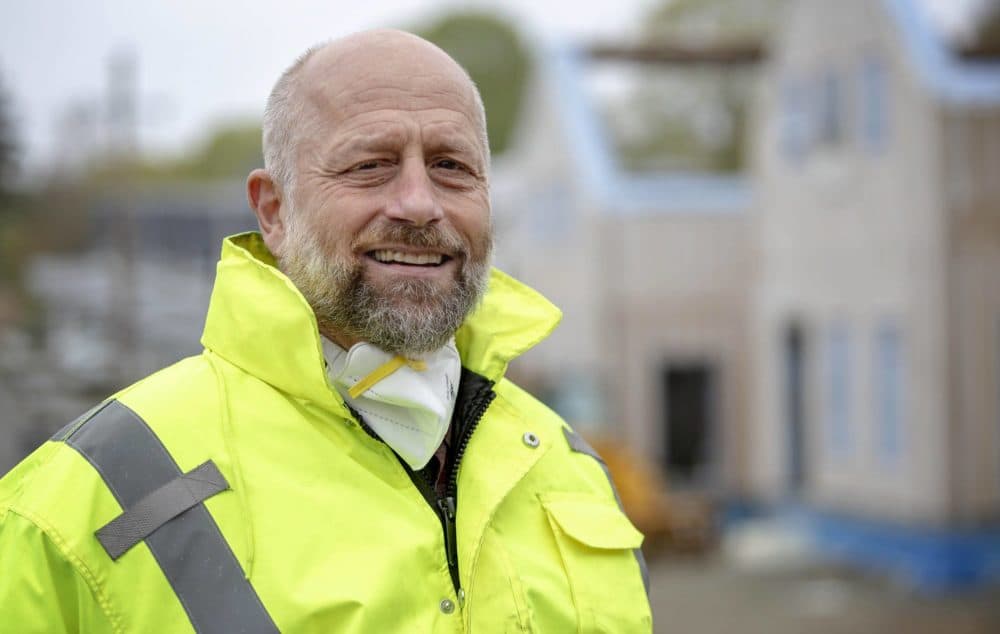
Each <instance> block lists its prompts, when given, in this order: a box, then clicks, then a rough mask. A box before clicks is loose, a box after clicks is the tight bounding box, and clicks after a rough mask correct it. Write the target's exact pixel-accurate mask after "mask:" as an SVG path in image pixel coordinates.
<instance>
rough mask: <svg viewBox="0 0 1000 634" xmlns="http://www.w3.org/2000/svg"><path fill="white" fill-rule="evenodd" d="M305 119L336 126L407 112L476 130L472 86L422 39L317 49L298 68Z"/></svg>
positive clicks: (476, 111) (432, 121) (455, 128)
mask: <svg viewBox="0 0 1000 634" xmlns="http://www.w3.org/2000/svg"><path fill="white" fill-rule="evenodd" d="M300 89H301V93H300V94H301V97H302V99H303V105H304V112H303V115H304V119H305V120H307V121H309V122H310V123H312V124H314V125H316V124H318V125H328V126H331V127H332V128H335V129H339V128H341V127H344V126H346V127H347V128H350V127H351V125H352V124H363V123H364V122H365V121H369V120H378V119H380V118H381V119H392V118H394V116H396V117H398V115H406V116H408V117H409V118H412V119H414V120H419V121H420V122H421V123H430V124H450V125H447V126H444V127H446V128H451V129H453V131H462V128H468V132H469V133H472V134H475V131H476V129H477V128H478V127H479V126H481V125H482V123H481V122H480V117H481V114H480V111H479V107H478V104H477V101H476V99H475V89H474V87H473V86H472V83H471V82H470V81H469V79H468V77H467V76H466V75H465V73H464V72H463V71H462V70H461V68H460V67H459V66H458V65H457V64H456V63H455V62H454V61H453V60H452V59H451V58H449V57H448V56H447V55H446V54H444V52H442V51H440V50H438V49H436V48H433V47H431V45H429V44H427V43H426V42H417V43H416V44H414V43H413V42H409V41H404V42H402V43H400V42H395V43H393V42H382V41H376V42H375V43H373V44H371V45H367V44H365V43H363V42H361V43H355V45H354V46H351V47H348V48H347V49H346V50H340V49H335V50H332V51H324V50H321V51H318V52H317V54H316V55H315V56H314V57H313V58H312V59H310V60H309V62H308V63H307V64H306V66H305V67H304V68H303V72H302V75H301V84H300Z"/></svg>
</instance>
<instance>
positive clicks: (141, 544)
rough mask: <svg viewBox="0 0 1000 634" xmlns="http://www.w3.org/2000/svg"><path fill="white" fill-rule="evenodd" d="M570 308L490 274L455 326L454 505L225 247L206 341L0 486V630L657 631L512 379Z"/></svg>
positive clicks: (241, 256) (283, 292) (262, 273)
mask: <svg viewBox="0 0 1000 634" xmlns="http://www.w3.org/2000/svg"><path fill="white" fill-rule="evenodd" d="M559 317H560V314H559V311H558V310H557V309H556V308H555V307H553V306H552V305H551V304H550V303H548V302H547V301H546V300H545V299H544V298H542V297H541V296H540V295H538V294H537V293H535V292H534V291H532V290H531V289H528V288H527V287H525V286H523V285H521V284H520V283H518V282H516V281H515V280H513V279H511V278H510V277H507V276H506V275H504V274H502V273H500V272H499V271H494V272H493V274H492V276H491V279H490V286H489V292H488V293H487V295H486V298H485V299H484V301H483V304H482V305H481V306H480V307H479V308H478V309H477V310H476V311H475V312H474V313H473V314H472V315H470V316H469V318H468V319H467V320H466V322H465V324H464V325H463V326H462V328H461V329H460V330H459V331H458V332H457V333H456V342H457V344H458V349H459V351H460V353H461V358H462V365H463V372H462V382H461V385H460V388H459V396H458V403H457V405H456V408H455V417H454V419H453V422H452V427H453V433H454V434H455V436H453V440H454V443H453V445H452V446H451V450H450V452H449V453H450V455H451V456H453V457H454V458H455V459H457V460H458V465H457V467H456V468H454V469H453V473H454V475H453V476H452V479H451V481H450V482H449V485H448V491H447V492H446V494H445V495H444V496H438V495H437V494H436V493H435V492H434V489H433V487H430V486H428V485H427V484H426V483H425V481H424V480H423V478H422V475H421V474H420V473H411V472H409V470H408V469H407V468H406V467H405V466H404V463H402V462H401V461H400V460H399V459H398V458H397V456H396V455H395V454H394V453H393V451H392V450H391V449H390V448H389V447H388V446H387V445H385V444H384V443H382V442H381V441H380V440H378V438H377V437H375V436H374V435H373V434H371V433H370V432H369V430H368V428H367V427H366V426H365V425H364V424H363V423H362V422H361V421H359V420H358V419H357V418H355V416H354V415H353V414H352V412H351V411H350V410H349V409H348V408H347V406H345V404H344V402H343V400H342V399H341V398H340V396H339V395H338V393H337V392H336V390H335V389H334V388H332V387H331V385H330V383H329V382H328V379H327V373H326V370H325V366H324V360H323V355H322V351H321V345H320V338H319V334H318V332H317V326H316V321H315V317H314V315H313V313H312V310H311V309H310V308H309V306H308V304H307V303H306V301H305V299H304V298H303V297H302V295H301V294H300V293H299V292H298V290H297V289H296V288H295V287H294V286H293V284H292V283H291V281H290V280H289V279H288V278H287V277H285V276H284V275H282V274H281V273H280V272H279V271H278V270H277V269H276V268H275V266H274V259H273V258H272V256H271V255H270V254H269V253H268V251H267V249H266V248H265V246H264V244H263V241H262V240H261V238H260V236H259V235H258V234H255V233H248V234H242V235H239V236H234V237H231V238H228V239H227V240H226V241H225V242H224V244H223V251H222V259H221V261H220V263H219V267H218V276H217V279H216V284H215V288H214V291H213V294H212V299H211V304H210V307H209V311H208V317H207V321H206V326H205V332H204V335H203V338H202V343H203V344H204V347H205V350H204V352H203V353H202V354H201V355H199V356H196V357H191V358H188V359H185V360H182V361H180V362H179V363H177V364H175V365H173V366H171V367H168V368H166V369H164V370H162V371H160V372H158V373H156V374H153V375H152V376H150V377H148V378H146V379H144V380H142V381H139V382H138V383H136V384H134V385H132V386H130V387H128V388H126V389H124V390H122V391H121V392H119V393H118V394H116V395H114V396H113V397H111V398H110V399H109V400H108V401H105V402H104V403H102V404H101V405H99V406H98V407H96V408H95V409H94V410H91V411H90V412H88V413H87V414H85V415H83V416H82V417H81V418H79V419H78V420H76V421H74V422H72V423H70V424H69V425H67V427H66V428H64V429H63V430H61V431H60V432H59V433H57V434H56V435H55V436H54V437H53V439H52V440H51V441H49V442H46V443H45V444H44V445H43V446H42V447H40V448H39V449H37V450H36V451H35V452H34V453H33V454H31V455H30V456H29V457H28V458H27V459H25V461H24V462H22V463H21V464H20V465H18V466H17V467H15V468H14V469H13V470H12V471H11V472H10V473H9V474H7V475H6V476H5V477H4V478H3V479H2V480H0V631H2V632H18V633H29V632H46V633H49V632H64V631H71V632H77V631H80V632H143V633H145V632H156V633H168V632H191V631H197V632H275V631H281V632H290V633H298V632H322V633H330V632H362V633H365V634H382V633H393V632H403V633H407V634H410V633H417V634H424V633H429V632H464V631H473V632H482V633H483V634H489V633H494V632H500V633H502V632H542V633H545V634H563V633H566V632H649V631H650V630H651V628H652V618H651V614H650V608H649V603H648V599H647V592H646V589H644V584H647V583H648V582H647V581H646V575H645V568H644V564H643V562H642V558H641V554H640V553H639V551H638V547H639V545H640V543H641V541H642V535H641V534H640V533H639V532H638V531H637V530H636V529H635V528H634V527H633V526H632V524H631V523H630V522H629V520H628V519H627V518H626V517H625V515H624V514H623V513H622V511H621V510H620V507H619V505H618V503H617V500H616V495H615V493H614V489H613V487H612V485H611V484H610V480H609V478H608V476H607V472H606V470H605V468H604V467H603V463H602V462H600V459H599V458H597V456H596V454H593V452H592V450H590V449H589V447H588V446H587V445H586V443H584V442H583V441H582V439H580V438H579V437H578V436H577V435H576V434H575V433H574V432H573V431H572V430H570V428H569V427H568V426H567V425H566V424H565V423H564V422H563V421H562V420H561V419H560V418H559V417H558V416H556V415H555V414H554V413H553V412H551V411H550V410H549V409H547V408H546V407H544V406H543V405H541V404H540V403H539V402H538V401H536V400H535V399H533V398H532V397H531V396H529V395H528V394H527V393H525V392H523V391H522V390H521V389H519V388H518V387H516V386H515V385H513V384H512V383H510V382H509V381H507V380H506V379H505V378H504V372H505V370H506V368H507V364H508V363H509V362H510V360H511V359H513V358H514V357H516V356H517V355H519V354H521V353H522V352H524V351H525V350H527V349H528V348H530V347H531V346H533V345H535V344H536V343H538V342H539V341H540V340H542V339H543V338H544V337H545V336H547V335H548V333H549V332H550V331H551V330H552V329H553V328H554V327H555V325H556V323H557V322H558V321H559Z"/></svg>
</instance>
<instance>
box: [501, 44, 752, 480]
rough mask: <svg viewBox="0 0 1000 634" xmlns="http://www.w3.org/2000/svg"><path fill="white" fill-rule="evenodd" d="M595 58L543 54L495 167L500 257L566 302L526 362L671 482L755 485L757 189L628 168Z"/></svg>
mask: <svg viewBox="0 0 1000 634" xmlns="http://www.w3.org/2000/svg"><path fill="white" fill-rule="evenodd" d="M592 64H593V61H592V60H590V59H588V58H587V56H586V55H585V54H584V52H583V51H580V50H574V49H571V48H566V47H556V48H553V49H551V50H548V51H546V53H545V54H544V55H540V56H539V59H538V67H537V68H538V70H537V72H536V73H535V75H534V78H533V85H532V87H531V89H530V90H529V91H528V95H529V97H528V100H527V104H526V105H525V107H524V113H525V114H524V116H523V118H522V125H521V127H520V130H519V132H518V135H517V137H516V142H515V143H514V144H513V145H514V149H513V151H509V152H508V154H507V155H506V156H505V157H503V161H504V162H503V163H502V164H498V165H497V170H496V175H495V178H494V180H495V182H496V183H497V187H496V188H495V189H496V192H495V195H494V208H495V210H496V214H497V223H498V248H497V251H498V254H499V256H500V258H501V260H500V262H499V263H500V265H501V266H502V267H503V268H506V269H507V270H509V271H510V272H511V273H512V274H514V275H515V276H517V277H519V278H521V279H523V280H524V281H525V282H527V283H528V284H530V285H532V286H533V287H535V288H537V289H538V290H539V291H541V292H542V293H543V294H544V295H546V296H547V297H548V298H549V299H551V300H552V301H553V302H554V303H555V304H556V305H557V306H559V307H561V308H562V309H563V311H564V321H563V323H562V324H561V325H560V327H559V328H558V329H556V331H555V332H554V333H553V335H552V336H551V337H550V338H549V339H547V340H546V341H543V342H542V343H541V344H540V345H539V346H538V347H537V348H535V349H533V350H531V351H529V352H528V353H527V354H526V355H525V356H524V357H523V358H522V359H519V360H518V362H517V363H516V365H515V366H514V370H515V372H516V373H517V374H518V377H519V378H522V380H526V381H528V382H531V381H532V380H534V382H535V384H536V385H534V387H535V388H536V390H537V391H540V392H541V393H542V394H547V395H548V399H547V400H548V401H549V402H550V403H551V404H553V405H554V406H555V408H556V409H557V410H559V411H560V413H561V414H563V416H565V417H566V418H567V419H568V420H570V421H571V422H572V423H573V424H575V425H577V426H582V427H584V428H587V427H590V428H592V429H591V430H592V432H593V433H597V434H605V435H614V436H615V437H617V438H619V439H620V440H622V441H623V442H624V443H625V445H627V447H628V448H630V449H631V450H633V451H634V452H636V453H638V454H640V455H644V456H646V457H647V458H648V459H650V460H652V461H654V462H656V463H657V464H659V465H661V467H662V469H663V471H664V472H666V473H668V474H670V475H671V477H672V478H671V479H672V482H673V484H674V485H675V486H678V487H681V486H684V487H687V486H694V487H697V488H701V489H708V490H712V491H720V492H721V491H724V492H740V491H743V490H745V487H746V486H747V484H748V481H747V479H746V474H747V471H746V464H747V459H748V457H749V454H748V453H747V452H746V450H745V449H746V440H745V438H743V431H744V430H745V429H746V428H747V420H746V419H747V411H748V401H747V398H748V393H747V390H748V387H747V376H748V370H749V367H748V357H747V355H748V352H749V342H748V340H747V334H748V330H747V327H746V323H747V320H748V317H749V315H748V309H749V306H750V296H749V292H750V282H751V280H752V270H753V262H752V249H751V242H750V229H751V224H750V223H751V210H752V208H753V207H754V202H753V194H752V191H751V188H750V185H749V183H748V181H747V179H746V178H745V177H744V176H742V175H725V174H704V173H687V174H680V173H677V174H671V175H666V174H662V173H652V174H650V173H643V172H633V171H629V170H627V169H625V168H624V167H623V166H622V162H621V160H620V159H619V158H618V156H617V155H616V151H615V149H614V147H613V144H612V142H611V140H610V139H609V138H608V132H607V128H606V126H605V125H604V122H603V121H602V117H601V114H600V113H599V112H598V111H597V107H596V105H595V104H594V98H593V96H592V94H590V93H588V91H587V89H586V82H587V75H588V73H589V72H591V71H592V68H591V67H592Z"/></svg>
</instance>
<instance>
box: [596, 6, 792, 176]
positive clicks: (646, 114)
mask: <svg viewBox="0 0 1000 634" xmlns="http://www.w3.org/2000/svg"><path fill="white" fill-rule="evenodd" d="M787 4H788V2H787V0H666V1H664V2H661V3H660V4H658V5H655V6H654V7H652V8H651V9H650V10H649V12H648V13H647V15H646V16H645V17H644V18H643V20H642V23H641V24H642V26H641V28H640V40H641V42H642V43H643V44H645V45H657V44H664V45H672V46H678V45H680V46H689V47H694V48H697V47H725V46H731V45H753V44H766V42H767V40H768V39H769V38H770V36H771V34H772V32H773V30H774V28H775V27H776V25H777V24H779V18H780V17H781V14H782V11H783V10H784V9H785V7H786V6H787ZM755 81H756V73H755V72H754V71H753V70H751V69H747V68H728V69H727V68H719V67H714V68H713V67H704V66H694V67H683V68H681V67H675V66H674V67H672V66H667V67H658V68H654V67H650V66H645V67H642V68H640V69H639V70H638V72H637V79H636V80H635V81H634V82H633V83H632V85H631V89H630V92H629V94H628V95H627V96H626V97H625V98H624V99H622V100H620V101H619V102H618V103H617V104H615V105H613V106H611V108H610V113H609V114H610V116H609V120H610V121H611V122H612V135H613V137H614V139H615V143H616V145H617V147H618V151H619V155H620V157H621V160H622V163H623V164H624V165H625V167H626V168H628V169H632V170H636V171H643V170H673V169H678V170H694V171H712V172H735V171H739V170H741V169H743V167H744V159H745V153H746V144H747V138H746V137H747V134H746V133H747V129H748V126H747V117H748V112H749V109H750V100H751V98H752V91H753V89H754V85H755Z"/></svg>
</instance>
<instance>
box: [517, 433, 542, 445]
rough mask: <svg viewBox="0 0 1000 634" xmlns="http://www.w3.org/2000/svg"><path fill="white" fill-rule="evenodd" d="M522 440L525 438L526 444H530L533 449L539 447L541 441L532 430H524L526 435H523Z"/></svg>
mask: <svg viewBox="0 0 1000 634" xmlns="http://www.w3.org/2000/svg"><path fill="white" fill-rule="evenodd" d="M521 440H523V441H524V444H526V445H528V446H529V447H531V448H532V449H534V448H535V447H537V446H538V443H539V440H538V436H536V435H534V434H533V433H531V432H530V431H526V432H524V436H522V437H521Z"/></svg>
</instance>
